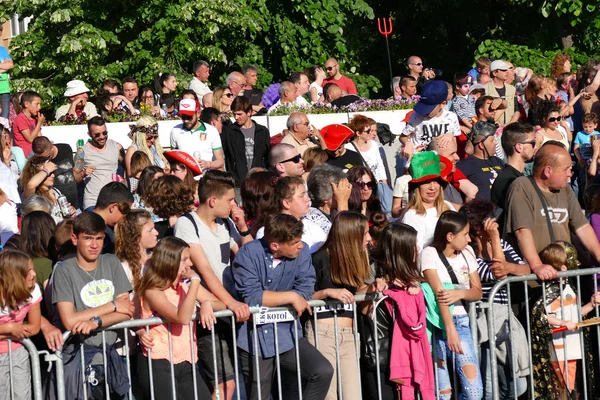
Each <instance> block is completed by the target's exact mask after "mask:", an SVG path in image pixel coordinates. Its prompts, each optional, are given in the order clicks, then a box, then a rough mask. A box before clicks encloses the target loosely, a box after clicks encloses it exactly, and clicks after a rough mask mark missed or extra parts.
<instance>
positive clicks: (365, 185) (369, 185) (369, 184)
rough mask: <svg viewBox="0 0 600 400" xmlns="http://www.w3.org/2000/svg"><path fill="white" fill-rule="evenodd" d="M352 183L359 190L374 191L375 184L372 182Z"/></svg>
mask: <svg viewBox="0 0 600 400" xmlns="http://www.w3.org/2000/svg"><path fill="white" fill-rule="evenodd" d="M352 183H354V184H355V185H357V186H358V187H360V188H361V189H364V188H369V189H371V190H373V189H375V186H376V184H375V182H373V181H370V182H363V181H360V182H352Z"/></svg>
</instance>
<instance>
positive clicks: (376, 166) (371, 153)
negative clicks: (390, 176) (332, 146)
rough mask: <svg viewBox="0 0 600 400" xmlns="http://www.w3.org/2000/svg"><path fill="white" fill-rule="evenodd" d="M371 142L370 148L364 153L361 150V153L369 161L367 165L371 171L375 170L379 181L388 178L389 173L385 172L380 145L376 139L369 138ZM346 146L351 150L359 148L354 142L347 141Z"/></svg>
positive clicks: (376, 178) (374, 172)
mask: <svg viewBox="0 0 600 400" xmlns="http://www.w3.org/2000/svg"><path fill="white" fill-rule="evenodd" d="M369 144H370V147H369V150H367V151H365V152H364V153H363V152H362V151H360V155H361V156H362V158H363V159H364V160H365V162H366V163H367V167H369V169H370V170H371V172H373V175H375V180H377V182H379V181H382V180H385V179H387V175H386V173H385V165H384V164H383V160H382V159H381V154H380V153H379V145H378V144H377V142H376V141H374V140H369ZM344 147H345V148H346V149H348V150H351V151H356V150H357V149H356V148H355V147H354V145H353V144H352V143H346V144H345V145H344Z"/></svg>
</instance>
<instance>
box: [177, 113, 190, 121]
mask: <svg viewBox="0 0 600 400" xmlns="http://www.w3.org/2000/svg"><path fill="white" fill-rule="evenodd" d="M179 118H181V120H182V121H191V120H192V119H194V117H193V116H192V115H183V114H180V115H179Z"/></svg>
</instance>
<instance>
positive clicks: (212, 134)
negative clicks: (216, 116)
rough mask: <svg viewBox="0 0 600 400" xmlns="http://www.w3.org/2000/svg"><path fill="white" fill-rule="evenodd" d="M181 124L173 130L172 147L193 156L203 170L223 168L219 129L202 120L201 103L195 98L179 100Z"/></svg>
mask: <svg viewBox="0 0 600 400" xmlns="http://www.w3.org/2000/svg"><path fill="white" fill-rule="evenodd" d="M178 115H179V117H180V118H181V124H180V125H176V126H174V127H173V129H172V130H171V149H179V150H183V151H185V152H186V153H188V154H190V155H191V156H193V157H194V158H195V159H196V160H197V161H198V164H199V165H200V168H202V170H203V171H204V170H207V169H222V168H223V164H224V160H223V146H222V145H221V137H220V136H219V132H218V131H217V129H216V128H215V127H214V126H212V125H210V124H205V123H204V122H202V121H201V120H200V103H198V102H197V101H196V100H194V99H182V100H181V101H180V102H179V113H178Z"/></svg>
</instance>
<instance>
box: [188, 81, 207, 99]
mask: <svg viewBox="0 0 600 400" xmlns="http://www.w3.org/2000/svg"><path fill="white" fill-rule="evenodd" d="M190 90H193V91H194V92H196V96H198V101H199V102H200V103H202V98H203V97H204V95H205V94H207V93H210V92H211V90H210V88H209V87H208V85H207V84H206V83H204V82H202V81H201V80H200V79H198V78H196V77H193V78H192V80H191V81H190Z"/></svg>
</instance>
